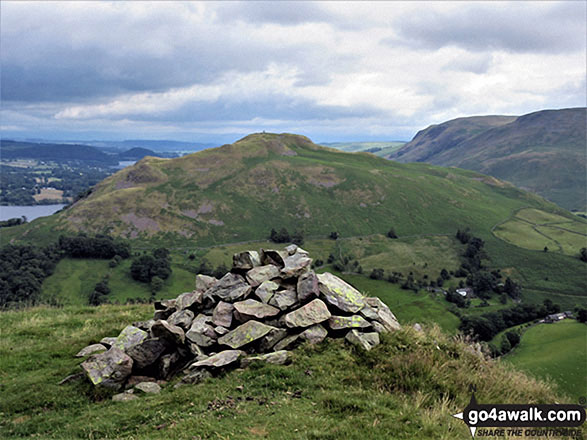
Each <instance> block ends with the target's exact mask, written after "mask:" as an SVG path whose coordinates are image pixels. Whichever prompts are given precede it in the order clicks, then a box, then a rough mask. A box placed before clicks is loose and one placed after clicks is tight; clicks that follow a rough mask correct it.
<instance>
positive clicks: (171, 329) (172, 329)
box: [151, 320, 185, 345]
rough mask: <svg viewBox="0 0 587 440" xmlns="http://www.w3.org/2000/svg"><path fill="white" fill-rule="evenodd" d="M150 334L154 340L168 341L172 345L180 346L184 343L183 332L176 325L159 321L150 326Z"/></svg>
mask: <svg viewBox="0 0 587 440" xmlns="http://www.w3.org/2000/svg"><path fill="white" fill-rule="evenodd" d="M151 333H152V334H153V336H154V337H156V338H161V339H163V340H166V341H169V342H170V343H172V344H176V345H182V344H183V343H184V342H185V332H184V331H183V329H182V328H181V327H178V326H177V325H173V324H169V323H168V322H167V321H164V320H159V321H156V322H155V323H154V324H153V325H152V326H151Z"/></svg>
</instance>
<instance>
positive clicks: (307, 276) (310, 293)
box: [296, 271, 320, 303]
mask: <svg viewBox="0 0 587 440" xmlns="http://www.w3.org/2000/svg"><path fill="white" fill-rule="evenodd" d="M296 291H297V294H298V301H299V302H300V303H304V302H306V301H308V300H310V299H312V298H317V297H318V295H319V294H320V289H319V288H318V277H317V276H316V274H315V273H314V272H313V271H310V272H306V273H304V274H302V275H300V277H299V278H298V285H297V289H296Z"/></svg>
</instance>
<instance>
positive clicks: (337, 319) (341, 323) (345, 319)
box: [328, 315, 371, 330]
mask: <svg viewBox="0 0 587 440" xmlns="http://www.w3.org/2000/svg"><path fill="white" fill-rule="evenodd" d="M328 326H329V327H330V328H331V329H332V330H343V329H347V328H366V327H371V324H370V323H369V322H368V321H367V320H365V318H363V317H362V316H360V315H352V316H331V317H330V318H329V319H328Z"/></svg>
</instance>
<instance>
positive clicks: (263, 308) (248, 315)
mask: <svg viewBox="0 0 587 440" xmlns="http://www.w3.org/2000/svg"><path fill="white" fill-rule="evenodd" d="M234 308H235V310H236V311H237V312H238V313H239V314H240V315H241V316H242V317H244V318H245V319H244V320H245V321H246V320H249V319H253V318H258V319H263V318H268V317H271V316H275V315H277V314H279V309H278V308H275V307H272V306H270V305H268V304H263V303H262V302H259V301H255V300H254V299H246V300H244V301H239V302H236V303H234Z"/></svg>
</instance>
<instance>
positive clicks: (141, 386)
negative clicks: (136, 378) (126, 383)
mask: <svg viewBox="0 0 587 440" xmlns="http://www.w3.org/2000/svg"><path fill="white" fill-rule="evenodd" d="M135 390H138V391H142V392H143V393H147V394H159V393H160V392H161V387H160V386H159V384H157V383H155V382H141V383H138V384H136V385H135Z"/></svg>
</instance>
